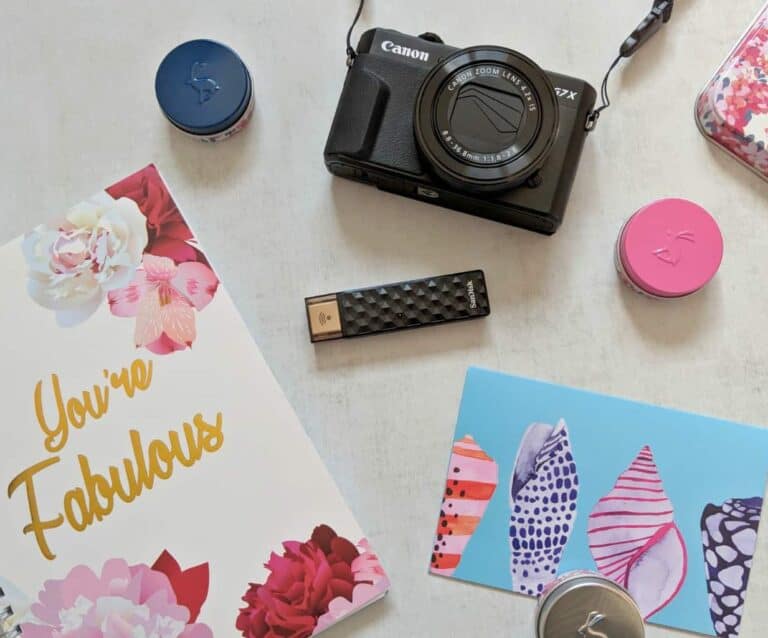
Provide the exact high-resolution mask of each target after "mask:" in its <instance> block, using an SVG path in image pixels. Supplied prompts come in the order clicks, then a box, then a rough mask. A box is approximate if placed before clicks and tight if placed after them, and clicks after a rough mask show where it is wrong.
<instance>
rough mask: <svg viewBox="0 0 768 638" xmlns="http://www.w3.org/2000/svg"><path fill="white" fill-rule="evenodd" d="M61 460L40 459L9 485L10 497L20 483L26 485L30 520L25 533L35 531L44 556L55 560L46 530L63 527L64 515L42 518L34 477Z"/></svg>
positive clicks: (56, 457)
mask: <svg viewBox="0 0 768 638" xmlns="http://www.w3.org/2000/svg"><path fill="white" fill-rule="evenodd" d="M59 460H60V459H59V457H58V456H54V457H51V458H50V459H46V460H45V461H40V463H36V464H35V465H33V466H32V467H29V468H27V469H26V470H24V471H23V472H22V473H21V474H19V475H18V476H17V477H16V478H14V479H13V480H12V481H11V483H10V485H9V486H8V498H11V497H12V496H13V493H14V492H15V491H16V489H17V488H18V487H19V486H20V485H24V487H25V488H26V490H27V505H28V506H29V519H30V522H29V524H28V525H25V526H24V529H23V531H24V533H25V534H29V533H30V532H34V533H35V540H36V541H37V545H38V547H39V548H40V552H42V554H43V556H45V557H46V558H47V559H48V560H53V559H54V558H56V554H54V553H53V552H52V551H51V548H50V547H49V546H48V541H47V540H46V538H45V532H46V530H49V529H54V528H56V527H61V525H62V524H63V523H64V517H63V516H62V515H61V514H59V515H58V516H57V517H56V518H51V519H48V520H45V521H44V520H42V519H41V518H40V508H39V507H38V504H37V495H36V494H35V484H34V481H33V477H34V476H35V474H37V473H38V472H40V471H42V470H44V469H46V468H47V467H50V466H51V465H54V464H56V463H58V462H59Z"/></svg>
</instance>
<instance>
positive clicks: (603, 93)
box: [347, 0, 674, 132]
mask: <svg viewBox="0 0 768 638" xmlns="http://www.w3.org/2000/svg"><path fill="white" fill-rule="evenodd" d="M364 5H365V0H360V3H359V4H358V7H357V13H355V18H354V20H352V24H351V25H350V27H349V31H347V66H348V67H351V66H352V65H353V64H354V62H355V58H356V57H357V51H355V48H354V47H353V46H352V32H353V31H354V30H355V27H356V26H357V23H358V21H359V20H360V16H361V15H362V13H363V7H364ZM673 5H674V0H653V8H652V9H651V12H650V13H649V14H648V15H647V16H645V18H644V19H643V21H642V22H641V23H640V24H639V25H637V28H636V29H635V30H634V31H633V32H632V33H631V34H630V35H629V37H628V38H627V39H626V40H624V42H623V43H622V45H621V47H620V48H619V54H618V55H617V56H616V59H615V60H614V61H613V62H612V63H611V66H610V67H609V68H608V71H607V72H606V74H605V76H604V77H603V82H602V84H601V85H600V101H601V104H600V106H598V107H597V108H596V109H594V110H593V111H592V112H591V113H590V114H589V115H588V116H587V122H586V125H585V128H586V130H587V131H588V132H591V131H594V130H595V127H596V126H597V121H598V120H599V119H600V114H601V113H602V112H603V111H605V109H607V108H608V107H609V106H610V105H611V98H610V96H609V95H608V80H609V79H610V77H611V73H612V72H613V70H614V69H615V68H616V67H617V66H618V65H619V62H621V61H622V60H623V59H624V58H630V57H632V56H633V55H634V54H635V53H636V52H637V50H638V49H640V47H642V46H643V45H644V44H645V43H646V42H648V40H650V39H651V38H652V37H653V36H654V35H655V34H656V33H657V32H658V30H659V29H661V27H662V26H663V25H665V24H666V23H667V22H669V20H670V18H671V17H672V9H673Z"/></svg>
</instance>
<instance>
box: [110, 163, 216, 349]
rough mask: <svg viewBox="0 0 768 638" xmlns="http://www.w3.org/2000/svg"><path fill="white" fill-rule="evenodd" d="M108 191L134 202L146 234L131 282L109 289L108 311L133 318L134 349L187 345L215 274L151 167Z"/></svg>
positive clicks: (211, 293)
mask: <svg viewBox="0 0 768 638" xmlns="http://www.w3.org/2000/svg"><path fill="white" fill-rule="evenodd" d="M107 193H109V194H110V195H111V196H112V197H115V198H120V197H127V198H128V199H132V200H133V201H135V202H136V204H137V205H138V206H139V210H140V211H141V212H142V213H143V214H144V216H145V217H146V219H147V235H148V243H147V247H146V248H145V250H144V256H143V258H142V263H141V266H140V267H139V268H138V269H137V270H136V274H135V276H134V278H133V281H131V283H130V284H128V286H127V287H125V288H122V289H120V290H114V291H111V292H110V293H109V295H108V299H109V309H110V311H111V312H112V314H113V315H115V316H117V317H136V330H135V332H134V340H135V343H136V347H137V348H147V349H148V350H149V351H150V352H154V353H155V354H169V353H171V352H175V351H177V350H184V349H186V348H190V347H191V346H192V343H193V342H194V340H195V337H196V336H197V333H196V325H195V311H197V312H199V311H201V310H202V309H203V308H205V307H206V306H207V305H208V304H209V303H210V302H211V300H212V299H213V296H214V295H215V294H216V290H217V288H218V286H219V280H218V278H217V277H216V275H215V274H214V272H213V270H211V268H210V266H209V265H208V260H207V259H206V258H205V255H203V253H202V252H201V251H200V250H199V249H198V248H197V246H195V245H194V243H193V242H194V235H193V234H192V231H191V230H190V229H189V226H187V224H186V222H185V221H184V217H182V215H181V212H179V209H178V207H177V206H176V203H175V202H174V201H173V198H172V197H171V195H170V193H169V192H168V189H167V187H166V186H165V183H164V182H163V180H162V178H161V177H160V174H159V173H158V172H157V169H156V168H155V167H154V166H148V167H146V168H145V169H143V170H141V171H139V172H138V173H135V174H134V175H131V176H130V177H128V178H126V179H124V180H122V181H120V182H118V183H117V184H115V185H114V186H110V187H109V188H108V189H107Z"/></svg>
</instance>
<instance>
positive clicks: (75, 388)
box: [0, 166, 389, 638]
mask: <svg viewBox="0 0 768 638" xmlns="http://www.w3.org/2000/svg"><path fill="white" fill-rule="evenodd" d="M0 263H2V266H3V272H4V279H5V287H4V294H5V297H4V300H3V309H4V310H3V315H2V323H3V329H4V333H5V335H6V337H5V339H3V340H2V342H1V343H0V361H2V365H3V366H4V367H5V374H4V375H3V384H4V391H3V396H4V400H3V407H4V419H3V425H2V426H0V427H2V430H3V431H2V439H1V440H2V446H3V454H2V460H1V461H0V468H1V469H0V482H1V483H2V488H3V490H2V498H0V503H1V504H0V547H1V548H2V562H0V636H5V635H9V636H10V635H17V634H16V633H15V631H16V628H18V631H20V632H21V634H22V635H23V636H24V637H25V638H26V637H31V638H60V637H61V638H76V637H77V638H86V637H87V638H102V637H103V638H117V637H123V636H142V637H147V638H149V637H156V638H212V637H213V636H221V637H223V636H236V635H243V636H245V637H246V638H262V637H264V638H267V637H272V636H283V637H286V638H288V637H293V638H306V637H309V636H313V635H316V634H317V633H319V632H321V631H322V630H324V629H326V628H328V627H330V626H331V625H333V624H335V623H336V622H337V621H339V620H340V619H342V618H344V617H345V616H347V615H349V614H351V613H353V612H355V611H358V610H359V609H361V608H362V607H364V606H366V605H368V604H370V603H372V602H374V601H376V600H378V599H380V598H381V597H382V596H383V595H384V594H385V593H386V591H387V589H388V587H389V582H388V580H387V577H386V575H385V573H384V571H383V569H382V567H381V565H380V563H379V560H378V557H377V555H376V554H375V553H374V551H373V550H372V548H371V547H370V546H369V544H368V542H367V541H366V540H365V538H364V537H363V534H362V532H361V530H360V528H359V527H358V525H357V523H356V522H355V519H354V518H353V516H352V514H351V513H350V511H349V509H348V508H347V506H346V505H345V503H344V501H343V499H342V497H341V495H340V494H339V492H338V490H337V489H336V487H335V485H334V483H333V480H332V479H331V477H330V476H329V475H328V472H327V471H326V469H325V467H324V466H323V464H322V462H321V461H320V459H319V457H318V455H317V453H316V452H315V450H314V448H313V447H312V444H311V443H310V441H309V439H308V438H307V436H306V435H305V433H304V431H303V430H302V428H301V425H300V423H299V422H298V420H297V418H296V416H295V414H294V413H293V411H292V410H291V408H290V406H289V405H288V402H287V401H286V399H285V397H284V395H283V393H282V391H281V390H280V387H279V386H278V384H277V383H276V381H275V379H274V378H273V376H272V374H271V372H270V370H269V368H268V367H267V365H266V363H265V362H264V360H263V359H262V357H261V354H260V352H259V349H258V347H257V346H256V345H255V344H254V342H253V341H252V339H251V337H250V335H249V333H248V330H247V329H246V327H245V325H244V323H243V322H242V320H241V318H240V316H239V314H238V312H237V310H236V309H235V306H234V305H233V303H232V300H231V299H230V297H229V295H228V294H227V291H226V290H225V289H224V287H223V286H222V285H221V283H220V281H219V278H218V276H217V275H216V271H215V270H214V268H213V267H212V265H211V264H210V262H209V261H208V259H207V258H206V256H205V253H204V252H203V251H202V249H201V247H200V245H199V244H198V242H197V240H196V237H195V235H194V234H193V232H192V231H191V229H190V227H189V226H188V225H187V223H186V221H185V220H184V217H183V216H182V214H181V213H180V211H179V209H178V207H177V205H176V203H175V202H174V199H173V197H172V196H171V194H170V192H169V190H168V187H167V186H166V184H165V182H164V181H163V179H162V178H161V176H160V174H159V173H158V171H157V169H156V168H155V167H154V166H148V167H146V168H144V169H143V170H141V171H139V172H138V173H135V174H133V175H131V176H130V177H128V178H126V179H124V180H122V181H120V182H118V183H116V184H115V185H113V186H110V187H109V188H107V189H106V190H104V191H101V192H100V193H98V194H97V195H95V196H94V197H91V198H90V199H87V200H85V201H83V202H81V203H79V204H77V205H75V206H73V207H72V208H69V209H68V210H66V211H65V212H63V213H62V214H61V215H59V216H58V217H57V218H54V219H52V220H51V221H50V222H48V223H44V224H41V225H39V226H36V227H34V228H32V229H30V231H29V232H28V233H27V234H26V235H24V236H23V237H20V238H18V239H17V240H15V241H12V242H10V243H9V244H6V245H5V246H4V247H2V248H0ZM8 605H10V607H11V608H12V610H13V611H12V616H10V617H9V614H10V613H11V612H9V611H8V609H7V606H8ZM5 631H8V632H10V633H8V634H5V633H4V632H5Z"/></svg>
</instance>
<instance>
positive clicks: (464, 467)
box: [430, 435, 499, 576]
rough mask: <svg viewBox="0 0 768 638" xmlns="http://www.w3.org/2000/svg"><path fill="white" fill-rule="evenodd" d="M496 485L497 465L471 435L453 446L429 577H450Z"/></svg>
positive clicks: (497, 478)
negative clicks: (431, 575) (436, 575)
mask: <svg viewBox="0 0 768 638" xmlns="http://www.w3.org/2000/svg"><path fill="white" fill-rule="evenodd" d="M498 484H499V466H498V465H497V464H496V462H495V461H494V460H493V459H492V458H491V457H490V456H488V455H487V454H486V453H485V452H484V451H483V449H482V448H481V447H480V446H479V445H478V444H477V443H475V440H474V439H473V438H472V437H471V436H469V435H467V436H465V437H464V438H463V439H461V440H460V441H456V443H454V445H453V451H452V453H451V461H450V463H449V465H448V477H447V479H446V481H445V494H444V495H443V503H442V506H441V509H440V518H439V519H438V521H437V532H436V534H435V540H434V544H433V548H432V562H431V566H430V571H431V572H432V573H433V574H438V575H440V576H452V575H453V572H454V571H455V570H456V567H457V566H458V564H459V561H461V557H462V555H463V554H464V550H465V549H466V547H467V544H468V543H469V541H470V539H471V538H472V535H473V534H474V533H475V530H476V529H477V526H478V525H479V524H480V521H481V520H482V518H483V515H484V514H485V510H486V508H487V507H488V502H489V501H490V500H491V497H492V496H493V493H494V492H495V491H496V486H497V485H498Z"/></svg>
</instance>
